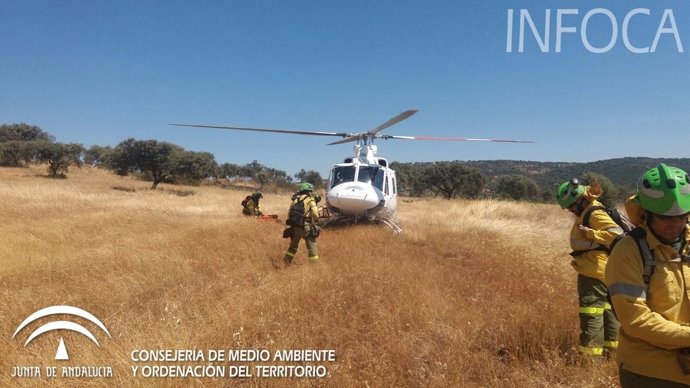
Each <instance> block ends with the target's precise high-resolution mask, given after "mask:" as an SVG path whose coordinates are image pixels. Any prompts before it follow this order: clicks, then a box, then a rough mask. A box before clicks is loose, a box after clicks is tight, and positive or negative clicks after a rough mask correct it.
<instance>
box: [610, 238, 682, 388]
mask: <svg viewBox="0 0 690 388" xmlns="http://www.w3.org/2000/svg"><path fill="white" fill-rule="evenodd" d="M642 227H643V228H644V229H645V231H646V232H647V242H648V243H649V248H650V249H651V250H652V251H653V252H654V261H655V262H656V263H657V264H656V266H655V269H654V273H653V274H652V277H651V281H650V283H649V287H648V288H647V286H645V283H644V281H643V279H642V275H643V273H644V269H643V264H642V263H643V262H642V259H641V257H640V251H639V248H638V247H637V243H636V242H635V241H634V239H633V238H632V237H631V236H626V237H624V238H623V239H622V240H621V241H620V242H619V243H618V244H617V245H616V248H615V249H614V250H613V252H612V253H611V257H610V258H609V262H608V265H607V266H606V280H605V282H606V285H607V286H608V288H609V293H610V294H611V300H612V302H613V308H614V311H615V312H616V315H617V316H618V320H619V321H620V323H621V330H620V336H619V344H618V362H619V363H622V364H623V368H624V369H626V370H628V371H631V372H633V373H637V374H641V375H644V376H649V377H654V378H659V379H663V380H669V381H675V382H678V383H683V384H690V375H687V376H686V375H684V374H683V372H682V369H681V367H680V364H679V359H678V352H677V350H678V349H680V348H686V347H690V327H689V326H688V323H690V296H688V292H690V289H688V288H687V286H686V285H687V284H690V263H689V262H687V261H681V260H680V257H679V255H678V253H676V251H675V250H674V249H673V248H672V247H670V246H668V245H665V244H662V243H661V242H659V240H658V239H657V238H656V237H655V236H654V234H652V232H650V231H649V228H647V226H642ZM689 240H690V228H686V230H685V242H686V243H685V246H684V248H683V251H682V252H681V253H682V254H683V255H687V254H688V253H690V246H688V245H687V242H688V241H689ZM680 357H681V358H680V360H684V361H685V362H688V365H690V358H687V356H680Z"/></svg>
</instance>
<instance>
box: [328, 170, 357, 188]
mask: <svg viewBox="0 0 690 388" xmlns="http://www.w3.org/2000/svg"><path fill="white" fill-rule="evenodd" d="M332 174H333V183H332V184H331V187H335V186H337V185H339V184H341V183H343V182H352V181H354V180H355V167H354V166H345V167H336V168H334V169H333V172H332Z"/></svg>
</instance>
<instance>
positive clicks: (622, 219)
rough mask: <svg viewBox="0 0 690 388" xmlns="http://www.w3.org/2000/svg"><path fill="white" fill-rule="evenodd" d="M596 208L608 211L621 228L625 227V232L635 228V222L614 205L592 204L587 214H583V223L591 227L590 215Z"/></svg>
mask: <svg viewBox="0 0 690 388" xmlns="http://www.w3.org/2000/svg"><path fill="white" fill-rule="evenodd" d="M595 210H603V211H605V212H606V214H608V215H609V217H611V219H612V220H613V222H615V223H616V225H618V226H620V227H621V229H623V233H627V232H630V231H631V230H633V229H635V224H633V223H632V222H631V221H630V220H629V219H628V217H626V216H624V215H623V214H621V213H620V212H619V211H618V209H616V208H614V207H608V206H592V207H590V208H589V210H587V211H586V212H585V214H583V215H582V225H584V226H586V227H588V228H589V217H590V216H591V215H592V212H593V211H595Z"/></svg>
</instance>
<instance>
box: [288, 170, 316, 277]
mask: <svg viewBox="0 0 690 388" xmlns="http://www.w3.org/2000/svg"><path fill="white" fill-rule="evenodd" d="M313 191H314V185H312V184H311V183H308V182H303V183H301V184H300V187H299V192H297V193H295V194H294V195H293V196H292V204H291V205H290V210H288V219H287V223H288V225H289V228H287V229H285V232H284V233H283V237H286V238H287V237H289V238H290V247H289V248H288V250H287V252H286V253H285V257H284V258H283V261H284V262H285V266H286V267H287V266H289V265H290V264H291V263H292V260H293V259H294V258H295V254H296V253H297V248H298V246H299V242H300V239H304V242H305V243H306V244H307V250H308V252H309V262H310V263H315V262H317V261H318V260H319V250H318V248H317V246H316V238H317V237H318V236H319V233H320V231H321V228H320V227H319V226H318V225H314V223H315V222H316V221H318V219H319V210H318V207H317V201H316V199H315V198H314V196H312V192H313ZM317 196H318V194H317ZM319 198H320V197H319ZM302 205H303V209H304V210H303V211H302V210H300V211H296V210H297V209H301V208H302ZM297 213H302V214H301V217H300V214H297Z"/></svg>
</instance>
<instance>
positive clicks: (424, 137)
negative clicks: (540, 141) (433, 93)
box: [379, 135, 534, 143]
mask: <svg viewBox="0 0 690 388" xmlns="http://www.w3.org/2000/svg"><path fill="white" fill-rule="evenodd" d="M379 138H380V139H401V140H435V141H488V142H494V143H534V141H532V140H510V139H480V138H469V137H434V136H398V135H381V136H379Z"/></svg>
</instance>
